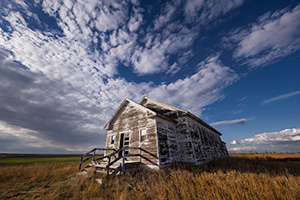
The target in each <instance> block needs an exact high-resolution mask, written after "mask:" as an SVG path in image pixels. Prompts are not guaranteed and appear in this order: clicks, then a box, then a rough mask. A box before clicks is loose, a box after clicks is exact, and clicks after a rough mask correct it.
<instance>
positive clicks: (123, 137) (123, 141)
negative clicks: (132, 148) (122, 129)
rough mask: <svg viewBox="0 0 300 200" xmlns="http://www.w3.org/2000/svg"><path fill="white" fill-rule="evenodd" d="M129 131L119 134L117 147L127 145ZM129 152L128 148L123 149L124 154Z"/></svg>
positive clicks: (120, 154) (120, 153)
mask: <svg viewBox="0 0 300 200" xmlns="http://www.w3.org/2000/svg"><path fill="white" fill-rule="evenodd" d="M129 136H130V135H129V133H121V134H120V144H119V149H121V148H123V147H129V141H130V138H129ZM127 154H129V149H127V150H126V151H125V155H127ZM120 156H122V151H120V152H119V157H120Z"/></svg>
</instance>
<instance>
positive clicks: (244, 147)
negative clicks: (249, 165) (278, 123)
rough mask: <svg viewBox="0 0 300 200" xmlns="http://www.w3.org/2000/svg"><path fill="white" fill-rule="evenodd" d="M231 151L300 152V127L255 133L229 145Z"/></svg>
mask: <svg viewBox="0 0 300 200" xmlns="http://www.w3.org/2000/svg"><path fill="white" fill-rule="evenodd" d="M228 148H229V149H228V150H229V151H231V152H240V153H241V152H251V151H252V152H253V151H257V152H266V151H268V152H287V151H288V152H299V151H300V128H292V129H285V130H282V131H278V132H267V133H261V134H257V135H254V136H253V137H251V138H247V139H243V140H240V141H235V140H233V141H232V142H231V143H230V144H229V145H228Z"/></svg>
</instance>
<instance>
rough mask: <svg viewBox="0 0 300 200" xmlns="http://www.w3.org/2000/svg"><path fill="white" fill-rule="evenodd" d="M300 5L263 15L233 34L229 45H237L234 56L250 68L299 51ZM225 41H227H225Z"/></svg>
mask: <svg viewBox="0 0 300 200" xmlns="http://www.w3.org/2000/svg"><path fill="white" fill-rule="evenodd" d="M299 18H300V4H299V5H298V6H296V7H295V8H293V9H292V10H288V9H287V8H285V9H282V10H277V11H275V12H274V13H270V12H268V13H266V14H265V15H263V16H261V17H260V18H259V19H258V21H257V22H256V23H253V24H250V26H249V28H248V29H241V30H236V31H234V32H233V33H232V34H231V36H230V37H229V41H230V42H233V41H235V42H237V49H236V51H235V53H234V56H235V57H236V58H237V59H245V63H247V64H249V65H251V66H254V67H256V66H265V65H268V64H269V63H270V62H273V61H274V60H276V59H278V58H281V57H285V56H287V55H289V54H291V53H293V52H295V51H297V50H299V49H300V20H298V19H299ZM227 39H228V38H227Z"/></svg>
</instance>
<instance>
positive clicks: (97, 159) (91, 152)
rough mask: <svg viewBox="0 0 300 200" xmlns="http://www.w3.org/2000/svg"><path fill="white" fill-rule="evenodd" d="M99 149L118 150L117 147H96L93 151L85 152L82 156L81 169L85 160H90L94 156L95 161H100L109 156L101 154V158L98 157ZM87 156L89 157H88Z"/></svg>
mask: <svg viewBox="0 0 300 200" xmlns="http://www.w3.org/2000/svg"><path fill="white" fill-rule="evenodd" d="M97 151H116V150H115V149H106V148H94V149H92V150H91V151H89V152H87V153H85V154H83V155H82V156H81V160H80V163H79V171H80V170H81V166H82V164H83V163H84V162H86V161H88V160H90V159H91V158H92V161H93V162H97V161H100V160H103V159H104V158H107V156H103V155H102V156H101V157H99V158H97V157H96V156H97V155H98V154H97V153H96V152H97ZM86 157H87V158H86Z"/></svg>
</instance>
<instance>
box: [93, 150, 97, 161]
mask: <svg viewBox="0 0 300 200" xmlns="http://www.w3.org/2000/svg"><path fill="white" fill-rule="evenodd" d="M95 154H96V150H95V151H94V153H93V162H95Z"/></svg>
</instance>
